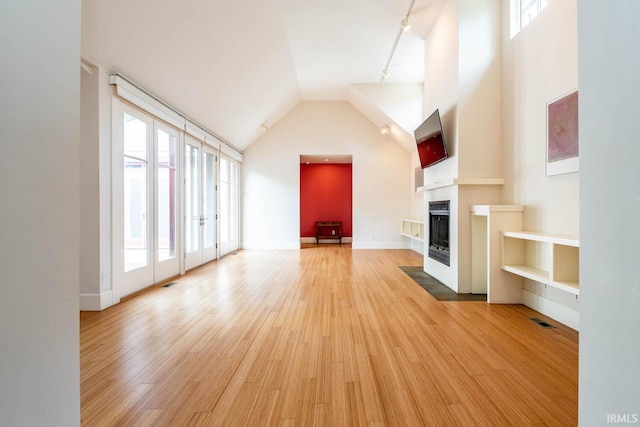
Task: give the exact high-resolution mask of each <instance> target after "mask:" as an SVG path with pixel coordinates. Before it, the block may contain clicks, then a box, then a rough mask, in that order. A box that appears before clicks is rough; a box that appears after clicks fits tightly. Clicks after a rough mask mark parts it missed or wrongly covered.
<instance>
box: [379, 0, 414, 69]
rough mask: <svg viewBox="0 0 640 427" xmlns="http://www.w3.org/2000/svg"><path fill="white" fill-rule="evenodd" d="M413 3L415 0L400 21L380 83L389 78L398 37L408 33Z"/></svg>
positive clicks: (412, 1) (412, 0)
mask: <svg viewBox="0 0 640 427" xmlns="http://www.w3.org/2000/svg"><path fill="white" fill-rule="evenodd" d="M415 2H416V0H411V6H409V10H408V11H407V16H405V17H404V19H403V20H402V21H400V31H398V35H397V36H396V40H395V42H394V43H393V47H392V48H391V53H390V54H389V59H388V60H387V65H385V67H384V70H383V71H382V78H381V79H380V81H384V79H386V78H387V77H389V65H390V64H391V60H392V59H393V55H394V54H395V53H396V48H397V47H398V42H399V41H400V36H402V33H404V32H406V31H408V30H409V28H410V27H411V24H410V23H409V15H411V10H412V9H413V5H414V3H415Z"/></svg>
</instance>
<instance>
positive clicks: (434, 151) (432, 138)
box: [413, 109, 447, 169]
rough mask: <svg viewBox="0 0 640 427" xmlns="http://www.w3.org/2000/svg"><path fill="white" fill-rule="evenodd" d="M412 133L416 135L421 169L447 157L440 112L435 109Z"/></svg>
mask: <svg viewBox="0 0 640 427" xmlns="http://www.w3.org/2000/svg"><path fill="white" fill-rule="evenodd" d="M413 133H414V135H415V137H416V144H417V145H418V156H419V157H420V166H422V169H424V168H427V167H429V166H431V165H434V164H436V163H438V162H441V161H443V160H444V159H446V158H447V145H446V144H445V140H444V135H443V133H442V122H440V112H439V111H438V110H437V109H436V111H434V112H433V114H431V115H430V116H429V117H427V119H426V120H425V121H424V122H422V124H421V125H420V126H418V128H417V129H416V130H415V131H414V132H413Z"/></svg>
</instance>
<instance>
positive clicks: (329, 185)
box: [300, 164, 353, 237]
mask: <svg viewBox="0 0 640 427" xmlns="http://www.w3.org/2000/svg"><path fill="white" fill-rule="evenodd" d="M351 169H352V168H351V165H350V164H311V165H300V236H301V237H315V235H316V221H342V236H343V237H344V236H346V237H352V236H353V234H352V225H351V213H352V206H353V205H352V187H351V183H352V181H351Z"/></svg>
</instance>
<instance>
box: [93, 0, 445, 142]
mask: <svg viewBox="0 0 640 427" xmlns="http://www.w3.org/2000/svg"><path fill="white" fill-rule="evenodd" d="M444 1H445V0H415V4H414V6H413V9H412V13H411V16H410V21H411V24H412V28H411V29H410V30H409V31H408V32H406V33H404V34H403V35H402V37H401V38H400V41H399V43H398V46H397V49H396V51H395V54H394V57H393V60H392V61H391V64H390V67H389V71H390V76H389V78H387V79H386V80H385V83H419V82H422V81H423V78H424V41H423V39H424V35H425V34H426V33H427V31H428V28H429V26H430V25H431V23H432V22H433V20H434V19H435V17H436V16H437V14H438V13H439V11H440V9H441V7H442V4H443V3H444ZM410 5H411V0H402V1H400V0H323V1H317V0H269V1H264V0H182V1H179V2H178V1H175V0H110V1H108V2H106V1H100V0H83V1H82V55H83V57H84V58H85V59H87V60H88V61H90V62H93V63H95V64H97V65H99V66H101V67H102V68H103V69H105V71H107V72H109V71H118V72H120V73H122V74H123V75H125V76H127V77H129V78H130V79H131V80H133V81H134V82H136V83H137V84H139V85H140V86H142V87H144V88H146V89H147V90H149V91H150V92H152V93H153V94H154V95H156V96H158V97H159V98H161V99H163V100H164V101H166V102H167V103H168V104H170V105H172V106H174V107H175V108H177V109H178V110H180V111H181V112H183V113H184V114H186V115H187V116H189V117H190V118H191V119H193V120H194V121H196V122H198V123H200V124H202V125H203V126H205V127H206V128H208V129H209V130H211V131H213V132H214V133H216V134H217V135H219V136H221V137H222V138H224V139H225V140H227V141H228V142H229V143H231V145H233V146H235V147H237V148H238V149H240V150H243V149H245V148H246V147H247V146H248V145H249V144H251V142H253V141H254V140H255V139H257V138H258V137H259V136H260V135H261V134H262V132H263V130H262V129H261V125H262V124H263V123H265V124H267V125H268V126H269V127H270V126H273V125H274V124H275V123H276V122H277V121H278V120H280V119H281V118H282V117H283V116H284V115H286V114H287V113H288V112H289V111H290V110H291V109H292V108H293V107H295V106H296V105H297V104H298V103H299V102H300V101H301V100H318V99H323V100H326V99H330V100H347V99H348V94H349V86H350V85H351V84H354V83H373V82H380V79H381V75H382V70H383V69H384V66H385V64H386V62H387V60H388V58H389V55H390V53H391V49H392V47H393V43H394V41H395V39H396V36H397V35H398V31H399V29H400V21H401V20H402V18H404V16H405V15H406V14H407V11H408V10H409V7H410Z"/></svg>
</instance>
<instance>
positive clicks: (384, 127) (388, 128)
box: [380, 124, 391, 135]
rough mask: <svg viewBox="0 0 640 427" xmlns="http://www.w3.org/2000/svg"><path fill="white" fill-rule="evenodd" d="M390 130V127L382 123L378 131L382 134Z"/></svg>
mask: <svg viewBox="0 0 640 427" xmlns="http://www.w3.org/2000/svg"><path fill="white" fill-rule="evenodd" d="M390 130H391V128H390V127H389V125H387V124H384V125H382V126H380V133H381V134H383V135H386V134H388V133H389V131H390Z"/></svg>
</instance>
